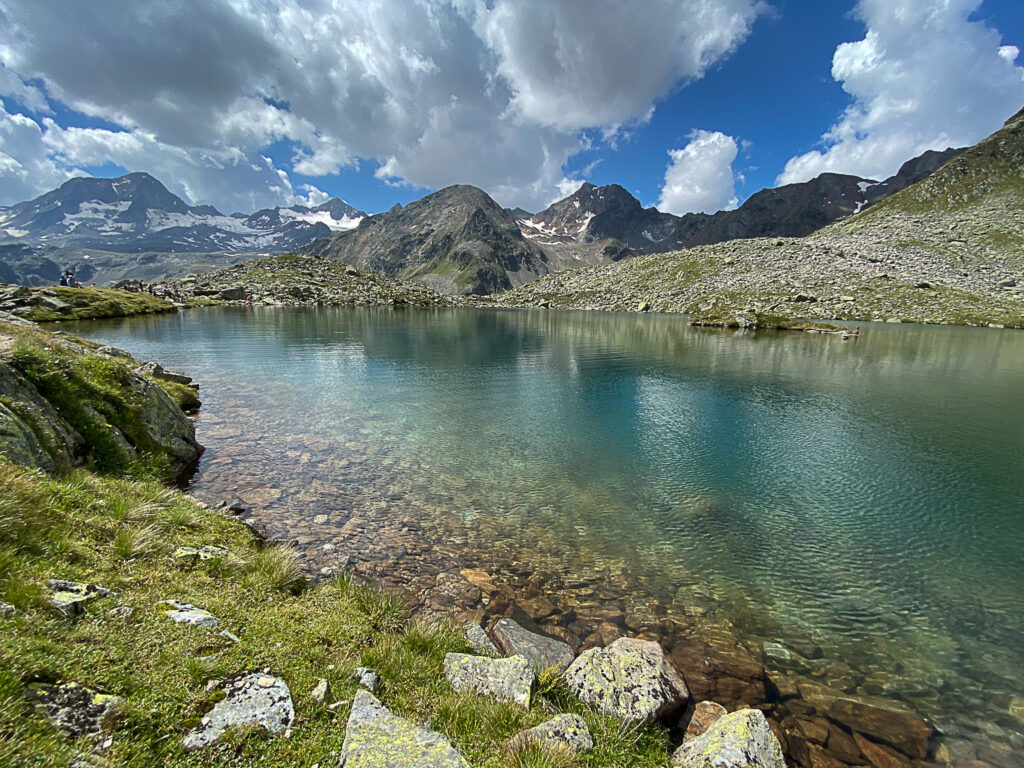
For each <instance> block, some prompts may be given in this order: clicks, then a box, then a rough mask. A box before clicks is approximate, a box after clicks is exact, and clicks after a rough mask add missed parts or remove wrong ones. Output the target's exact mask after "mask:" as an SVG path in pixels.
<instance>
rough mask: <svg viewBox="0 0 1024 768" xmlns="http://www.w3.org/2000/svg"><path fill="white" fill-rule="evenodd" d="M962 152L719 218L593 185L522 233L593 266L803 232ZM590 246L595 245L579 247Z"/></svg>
mask: <svg viewBox="0 0 1024 768" xmlns="http://www.w3.org/2000/svg"><path fill="white" fill-rule="evenodd" d="M962 151H963V150H962V149H947V150H945V151H944V152H932V151H929V152H925V153H924V154H923V155H921V156H919V157H916V158H914V159H913V160H908V161H907V162H906V163H904V164H903V166H902V167H901V168H900V169H899V171H898V172H897V173H896V174H895V175H894V176H891V177H890V178H888V179H886V180H885V181H882V182H877V181H873V180H871V179H862V178H860V177H858V176H847V175H842V174H836V173H825V174H822V175H821V176H818V177H817V178H814V179H812V180H811V181H808V182H804V183H801V184H788V185H786V186H782V187H777V188H775V189H763V190H761V191H760V192H758V193H756V194H754V195H752V196H751V197H750V198H749V199H748V200H747V201H746V202H745V203H744V204H743V205H741V206H740V207H739V208H737V209H736V210H732V211H719V212H718V213H715V214H713V215H708V214H703V213H688V214H686V215H685V216H673V215H672V214H668V213H662V212H661V211H659V210H658V209H656V208H643V207H642V206H641V205H640V201H638V200H637V199H636V198H635V197H633V196H632V195H631V194H629V192H627V191H626V190H625V189H623V188H622V187H620V186H619V185H618V184H609V185H607V186H604V187H596V186H594V185H593V184H589V183H587V184H584V185H583V186H582V187H580V188H579V190H577V191H576V192H575V193H573V194H572V195H570V196H569V197H567V198H565V199H564V200H560V201H558V202H557V203H554V204H553V205H551V206H549V207H548V208H546V209H545V210H543V211H541V212H540V213H537V214H532V215H531V214H525V213H519V214H518V215H517V217H516V220H517V221H518V223H519V226H520V228H521V229H522V231H523V234H524V235H525V236H526V237H528V238H530V239H531V240H533V241H534V242H536V243H537V244H538V245H541V246H542V247H544V248H545V250H547V251H548V252H549V254H551V255H555V254H559V253H570V254H575V257H576V260H577V261H583V262H585V263H588V264H590V265H596V264H600V263H607V262H609V261H618V260H620V259H622V258H625V257H627V256H634V255H637V254H642V253H664V252H667V251H673V250H677V249H679V248H690V247H693V246H695V245H709V244H713V243H720V242H725V241H727V240H738V239H742V238H751V237H803V236H804V235H808V234H810V233H811V232H814V231H816V230H818V229H821V228H822V227H825V226H827V225H829V224H831V223H833V222H836V221H839V220H840V219H844V218H846V217H848V216H852V215H853V214H854V213H857V212H859V211H861V210H863V209H865V208H867V207H869V206H871V205H874V204H875V203H877V202H878V201H880V200H883V199H885V198H886V197H888V196H889V195H892V194H894V193H896V192H898V191H900V190H901V189H905V188H906V187H908V186H910V185H911V184H914V183H916V182H918V181H920V180H922V179H924V178H926V177H927V176H928V175H930V174H932V173H934V172H935V171H936V170H938V169H939V168H940V167H941V166H942V165H943V164H945V163H946V162H947V161H949V160H950V159H952V158H954V157H956V156H957V155H959V154H960V153H961V152H962ZM585 244H593V246H594V247H592V248H589V249H586V248H581V247H580V246H581V245H585ZM575 266H579V264H577V265H575ZM552 271H556V270H552Z"/></svg>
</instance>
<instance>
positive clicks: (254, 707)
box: [181, 673, 295, 749]
mask: <svg viewBox="0 0 1024 768" xmlns="http://www.w3.org/2000/svg"><path fill="white" fill-rule="evenodd" d="M224 692H225V693H226V694H227V695H226V696H225V697H224V698H223V699H221V700H220V701H218V702H217V703H216V704H215V705H214V707H213V709H211V710H210V711H209V712H207V713H206V714H205V715H204V716H203V719H202V720H201V721H200V722H199V726H198V727H197V728H195V729H194V730H192V731H191V732H190V733H189V734H188V735H187V736H185V738H184V739H182V741H181V743H182V746H183V747H185V749H202V748H204V747H208V746H210V745H211V744H214V743H215V742H216V741H217V740H218V739H219V738H220V737H221V736H222V735H223V734H224V731H226V730H227V729H228V728H231V727H232V726H240V725H258V726H259V727H260V728H263V729H265V730H267V731H269V732H270V733H274V734H277V733H281V732H283V731H284V730H285V729H287V728H289V727H291V724H292V722H293V721H294V720H295V708H294V707H293V706H292V694H291V691H289V690H288V686H287V684H285V682H284V680H282V679H281V678H279V677H272V676H270V675H262V674H259V673H247V674H245V675H242V676H241V677H237V678H235V679H234V680H232V681H231V682H229V683H228V684H227V685H226V686H224Z"/></svg>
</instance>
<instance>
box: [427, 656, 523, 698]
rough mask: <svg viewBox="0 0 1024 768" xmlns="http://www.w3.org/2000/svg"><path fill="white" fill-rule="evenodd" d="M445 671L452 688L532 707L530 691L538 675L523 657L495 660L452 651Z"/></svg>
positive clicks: (446, 658) (445, 664)
mask: <svg viewBox="0 0 1024 768" xmlns="http://www.w3.org/2000/svg"><path fill="white" fill-rule="evenodd" d="M444 674H445V677H447V678H448V682H449V683H451V686H452V688H454V689H455V690H456V691H459V692H470V693H479V694H483V695H486V696H493V697H494V698H496V699H498V700H499V701H511V702H514V703H516V704H521V705H522V706H524V707H529V706H530V690H531V689H532V688H533V681H534V679H535V678H534V674H533V670H532V669H530V663H529V662H528V661H527V660H526V659H525V658H524V657H523V656H512V657H511V658H508V659H491V658H488V657H485V656H470V655H469V654H465V653H449V654H446V655H445V657H444Z"/></svg>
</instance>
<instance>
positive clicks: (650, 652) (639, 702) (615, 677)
mask: <svg viewBox="0 0 1024 768" xmlns="http://www.w3.org/2000/svg"><path fill="white" fill-rule="evenodd" d="M565 682H566V684H567V685H568V686H569V690H571V691H572V692H573V693H574V694H576V696H577V698H579V699H580V701H582V702H584V703H585V704H588V705H590V706H591V707H593V708H594V709H596V710H598V711H599V712H603V713H604V714H607V715H614V716H616V717H620V718H622V719H623V720H627V721H630V722H642V721H645V720H652V719H656V718H660V717H664V716H665V715H668V714H671V713H672V712H674V711H676V710H677V709H679V708H680V707H682V706H683V705H684V704H686V702H687V700H688V699H689V698H690V693H689V691H688V690H687V689H686V683H685V682H684V681H683V678H682V676H681V675H680V674H679V672H678V671H676V668H675V667H674V666H673V665H672V662H671V661H669V659H668V658H667V657H666V656H665V652H664V651H663V650H662V649H661V646H660V645H658V644H657V643H655V642H651V641H649V640H637V639H634V638H629V637H620V638H619V639H618V640H616V641H615V642H614V643H612V644H611V645H609V646H608V647H607V648H591V649H590V650H587V651H584V652H583V653H581V654H580V656H579V658H578V659H576V661H574V662H573V663H572V665H571V666H570V667H569V669H568V670H566V672H565Z"/></svg>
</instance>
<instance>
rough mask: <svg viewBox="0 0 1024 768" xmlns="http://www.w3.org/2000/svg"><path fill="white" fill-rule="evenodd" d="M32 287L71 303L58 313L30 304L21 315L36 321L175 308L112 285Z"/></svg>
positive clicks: (170, 310)
mask: <svg viewBox="0 0 1024 768" xmlns="http://www.w3.org/2000/svg"><path fill="white" fill-rule="evenodd" d="M32 290H33V293H36V294H38V293H39V291H41V290H50V291H53V292H54V294H56V296H57V298H58V299H60V300H61V301H63V302H66V303H68V304H70V305H71V306H70V308H69V309H68V310H67V311H66V312H58V311H56V310H52V309H47V308H46V307H42V306H33V307H31V311H30V312H29V313H28V314H27V315H25V318H26V319H28V320H33V321H35V322H37V323H45V322H57V321H61V320H91V319H94V318H103V317H128V316H130V315H147V314H153V313H157V312H174V311H175V309H174V305H173V304H171V303H170V302H169V301H165V300H164V299H161V298H158V297H156V296H150V295H149V294H148V293H128V292H127V291H118V290H115V289H113V288H91V287H82V288H64V287H61V286H54V287H52V288H48V289H38V288H34V289H32Z"/></svg>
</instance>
